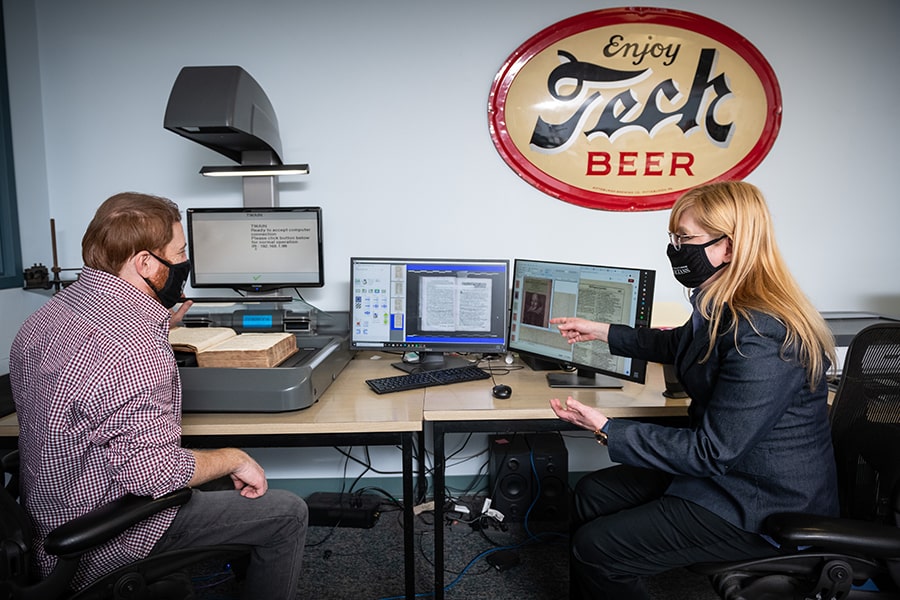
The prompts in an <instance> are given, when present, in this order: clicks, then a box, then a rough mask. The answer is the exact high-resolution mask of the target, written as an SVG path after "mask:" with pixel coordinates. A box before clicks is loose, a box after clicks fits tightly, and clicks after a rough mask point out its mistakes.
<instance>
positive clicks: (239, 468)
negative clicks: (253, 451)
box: [188, 448, 269, 498]
mask: <svg viewBox="0 0 900 600" xmlns="http://www.w3.org/2000/svg"><path fill="white" fill-rule="evenodd" d="M191 452H192V453H193V455H194V462H195V466H194V476H193V477H191V480H190V481H189V482H188V485H190V486H198V485H203V484H204V483H206V482H208V481H212V480H213V479H218V478H219V477H224V476H225V475H228V476H229V477H231V481H233V482H234V488H235V489H236V490H240V492H241V495H242V496H244V497H245V498H259V497H260V496H262V495H263V494H265V493H266V491H267V490H268V489H269V483H268V482H267V481H266V473H265V471H263V468H262V467H260V466H259V464H258V463H257V462H256V461H255V460H253V459H252V458H250V455H249V454H247V453H246V452H244V451H243V450H238V449H237V448H220V449H219V450H191Z"/></svg>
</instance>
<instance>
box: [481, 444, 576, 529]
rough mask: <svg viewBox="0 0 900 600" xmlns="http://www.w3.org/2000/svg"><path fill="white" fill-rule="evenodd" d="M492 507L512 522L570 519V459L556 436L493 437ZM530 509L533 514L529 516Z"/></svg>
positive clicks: (491, 462)
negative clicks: (527, 519)
mask: <svg viewBox="0 0 900 600" xmlns="http://www.w3.org/2000/svg"><path fill="white" fill-rule="evenodd" d="M488 443H489V444H490V461H489V462H490V495H491V501H492V507H493V508H495V509H497V510H498V511H500V512H501V513H503V515H504V517H505V519H506V520H507V521H511V522H520V521H524V520H525V515H526V514H527V515H528V518H529V520H535V521H566V520H568V518H569V486H568V477H569V455H568V452H567V451H566V445H565V442H564V441H563V439H562V437H560V436H559V435H558V434H555V433H531V434H521V433H519V434H512V435H493V436H490V438H489V442H488ZM529 509H530V510H531V512H530V513H529V512H528V511H529Z"/></svg>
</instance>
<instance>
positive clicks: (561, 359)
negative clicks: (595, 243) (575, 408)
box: [509, 259, 656, 388]
mask: <svg viewBox="0 0 900 600" xmlns="http://www.w3.org/2000/svg"><path fill="white" fill-rule="evenodd" d="M655 278H656V272H655V271H652V270H649V269H638V268H628V267H607V266H600V265H585V264H575V263H564V262H548V261H540V260H522V259H517V260H516V261H515V266H514V270H513V290H512V315H511V319H510V334H509V349H510V351H514V352H517V353H518V354H519V356H520V357H521V358H522V360H523V361H524V362H526V364H528V365H529V366H531V367H532V368H534V369H536V370H554V369H555V370H561V371H560V372H552V373H548V374H547V381H548V383H549V385H550V386H551V387H599V388H606V387H612V388H615V387H622V381H623V380H627V381H633V382H636V383H644V378H645V372H646V368H647V364H646V362H645V361H642V360H636V359H632V358H626V357H622V356H614V355H612V354H611V353H610V351H609V346H608V345H607V344H606V343H605V342H600V341H594V342H579V343H575V344H569V342H568V340H566V339H565V338H564V337H563V336H562V335H561V334H560V332H559V329H558V328H557V327H556V325H553V324H551V323H550V319H551V318H555V317H583V318H585V319H589V320H591V321H602V322H606V323H624V324H626V325H631V326H635V327H642V326H643V327H649V326H650V310H651V305H652V304H653V286H654V281H655Z"/></svg>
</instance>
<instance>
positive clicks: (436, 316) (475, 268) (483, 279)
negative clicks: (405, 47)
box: [350, 257, 509, 372]
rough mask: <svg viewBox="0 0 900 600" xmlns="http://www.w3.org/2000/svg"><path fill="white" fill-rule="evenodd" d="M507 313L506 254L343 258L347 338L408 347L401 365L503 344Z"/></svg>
mask: <svg viewBox="0 0 900 600" xmlns="http://www.w3.org/2000/svg"><path fill="white" fill-rule="evenodd" d="M508 315H509V261H508V260H502V259H498V260H481V259H477V260H470V259H461V260H451V259H418V258H364V257H354V258H351V259H350V317H351V332H350V346H351V348H353V349H355V350H386V351H395V352H398V353H404V354H406V353H410V354H409V355H408V356H414V357H415V358H417V359H418V360H415V361H412V362H406V361H398V362H395V363H393V364H394V366H396V367H397V368H400V369H402V370H404V371H408V372H411V371H416V370H431V369H441V368H449V367H454V366H459V365H463V364H466V363H467V362H468V361H467V360H466V359H465V358H462V357H459V356H453V355H455V354H467V353H477V354H496V353H502V352H506V342H507V339H506V336H507V333H508V331H509V320H508Z"/></svg>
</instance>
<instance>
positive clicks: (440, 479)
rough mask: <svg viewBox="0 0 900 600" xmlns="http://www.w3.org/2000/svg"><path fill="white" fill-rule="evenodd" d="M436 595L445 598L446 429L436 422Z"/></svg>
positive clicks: (442, 599)
mask: <svg viewBox="0 0 900 600" xmlns="http://www.w3.org/2000/svg"><path fill="white" fill-rule="evenodd" d="M433 435H434V597H435V600H444V485H445V482H444V469H445V467H446V464H445V461H444V430H443V429H442V428H441V426H440V424H438V423H435V424H434V431H433Z"/></svg>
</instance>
